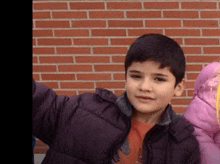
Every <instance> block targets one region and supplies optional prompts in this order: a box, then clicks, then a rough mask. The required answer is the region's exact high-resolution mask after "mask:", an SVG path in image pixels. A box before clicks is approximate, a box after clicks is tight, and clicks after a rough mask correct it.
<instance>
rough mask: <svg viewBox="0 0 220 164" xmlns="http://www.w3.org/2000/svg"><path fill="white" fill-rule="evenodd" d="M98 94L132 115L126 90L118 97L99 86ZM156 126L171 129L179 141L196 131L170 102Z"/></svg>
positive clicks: (124, 112) (170, 131) (128, 114)
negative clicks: (174, 109)
mask: <svg viewBox="0 0 220 164" xmlns="http://www.w3.org/2000/svg"><path fill="white" fill-rule="evenodd" d="M96 94H97V95H99V96H100V97H101V98H102V99H104V100H106V101H109V102H111V103H115V104H116V105H117V106H118V108H119V109H120V111H121V112H122V113H123V114H124V115H126V116H127V117H131V116H132V113H133V111H134V108H133V107H132V105H131V104H130V102H129V100H128V99H127V95H126V92H124V93H123V94H122V95H120V96H118V97H116V96H115V95H114V94H113V93H112V92H110V91H108V90H106V89H101V88H97V89H96ZM154 127H158V128H159V129H161V128H162V129H169V133H170V134H171V135H172V136H173V138H174V139H175V140H176V141H177V142H180V141H182V140H183V139H185V138H186V137H188V136H189V135H192V132H193V131H194V128H193V126H192V125H191V124H190V123H189V122H188V121H186V120H185V119H184V118H183V117H182V116H181V115H178V114H176V113H175V112H174V111H173V110H172V107H171V105H169V104H168V105H167V107H166V109H165V112H164V114H163V116H162V119H161V121H160V123H159V124H156V125H155V126H154ZM156 129H157V128H156Z"/></svg>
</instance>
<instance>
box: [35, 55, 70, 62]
mask: <svg viewBox="0 0 220 164" xmlns="http://www.w3.org/2000/svg"><path fill="white" fill-rule="evenodd" d="M39 60H40V63H73V57H72V56H40V57H39Z"/></svg>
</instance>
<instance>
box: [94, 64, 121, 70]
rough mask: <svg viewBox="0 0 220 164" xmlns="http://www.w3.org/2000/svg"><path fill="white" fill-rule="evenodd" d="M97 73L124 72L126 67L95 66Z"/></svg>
mask: <svg viewBox="0 0 220 164" xmlns="http://www.w3.org/2000/svg"><path fill="white" fill-rule="evenodd" d="M94 68H95V71H124V65H118V64H117V65H116V64H110V65H95V66H94Z"/></svg>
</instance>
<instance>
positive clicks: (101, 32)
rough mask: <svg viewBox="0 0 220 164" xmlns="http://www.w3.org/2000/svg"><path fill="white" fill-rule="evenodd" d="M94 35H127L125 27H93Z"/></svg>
mask: <svg viewBox="0 0 220 164" xmlns="http://www.w3.org/2000/svg"><path fill="white" fill-rule="evenodd" d="M91 31H92V36H125V35H126V31H125V29H92V30H91Z"/></svg>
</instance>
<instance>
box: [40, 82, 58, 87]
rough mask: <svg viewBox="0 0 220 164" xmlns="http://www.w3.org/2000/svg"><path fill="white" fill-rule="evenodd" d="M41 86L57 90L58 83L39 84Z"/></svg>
mask: <svg viewBox="0 0 220 164" xmlns="http://www.w3.org/2000/svg"><path fill="white" fill-rule="evenodd" d="M41 83H42V84H43V85H46V86H48V87H49V88H53V89H55V88H58V82H44V81H43V82H41Z"/></svg>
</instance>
